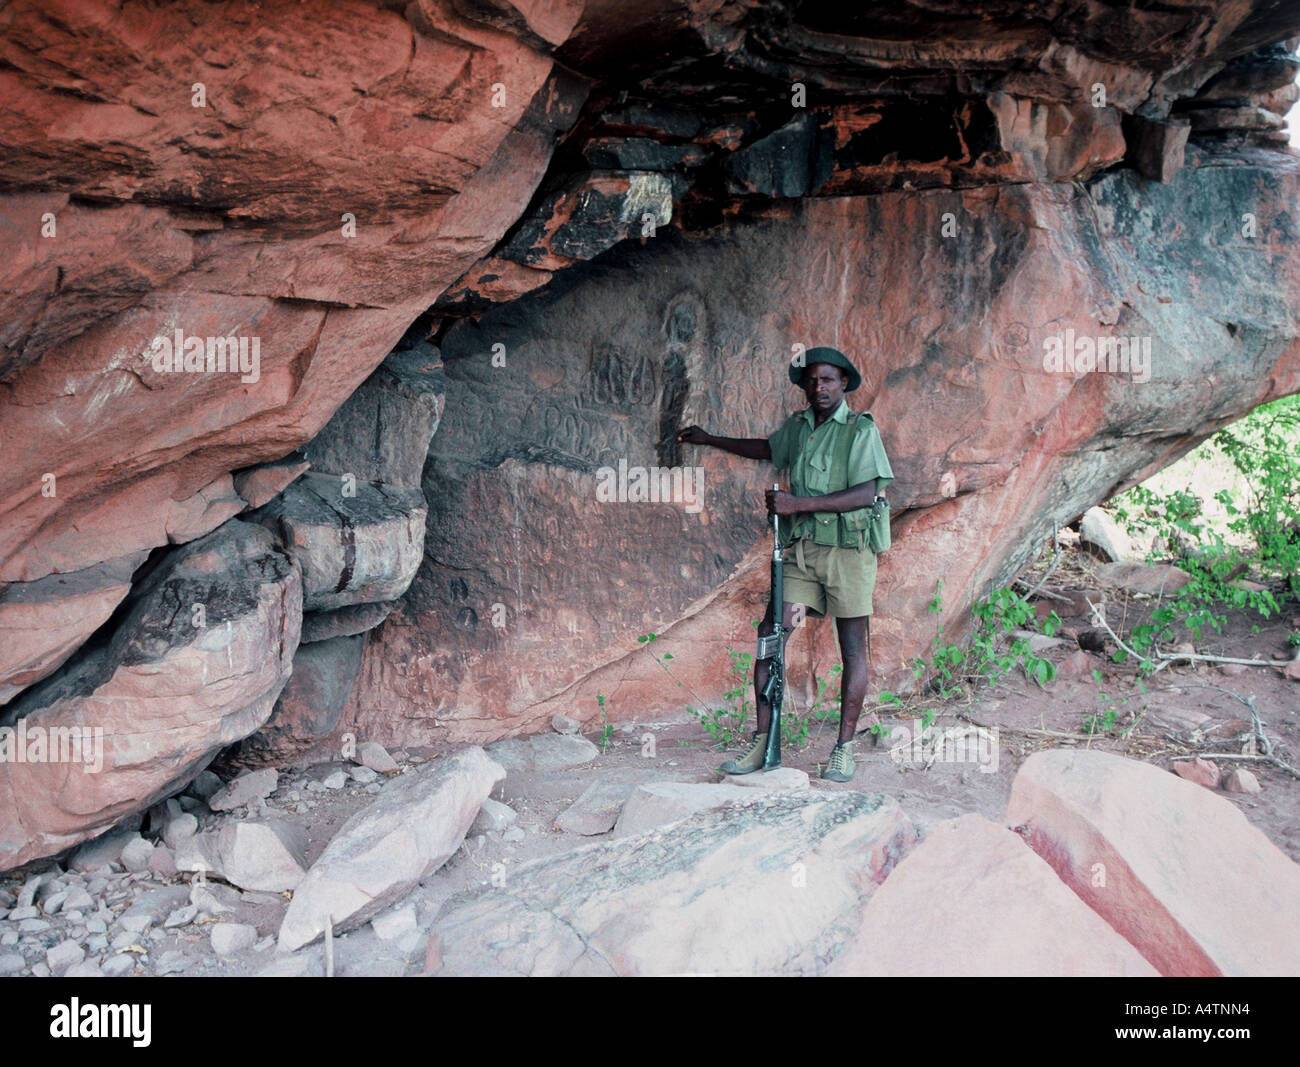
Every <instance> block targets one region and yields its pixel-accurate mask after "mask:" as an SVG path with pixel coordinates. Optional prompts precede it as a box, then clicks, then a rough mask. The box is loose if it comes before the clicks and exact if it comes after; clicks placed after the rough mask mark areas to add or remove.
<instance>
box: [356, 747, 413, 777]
mask: <svg viewBox="0 0 1300 1067" xmlns="http://www.w3.org/2000/svg"><path fill="white" fill-rule="evenodd" d="M353 758H354V759H355V760H356V762H357V763H359V764H361V766H363V767H369V768H370V769H371V770H372V771H375V772H376V773H378V774H396V773H397V772H398V771H400V770H401V768H400V767H399V766H398V765H397V761H396V760H395V759H393V757H392V756H390V755H389V754H388V749H386V748H384V746H383V745H381V744H380V743H379V742H378V741H362V742H361V743H360V744H359V745H357V751H356V755H355V756H354V757H353Z"/></svg>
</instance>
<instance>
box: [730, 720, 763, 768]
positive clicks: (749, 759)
mask: <svg viewBox="0 0 1300 1067" xmlns="http://www.w3.org/2000/svg"><path fill="white" fill-rule="evenodd" d="M766 750H767V733H766V732H764V733H759V732H758V731H757V730H755V731H754V743H753V745H751V746H750V749H749V751H748V752H746V753H745V754H744V755H743V756H741V757H740V759H729V760H727V762H726V763H724V764H723V765H722V766H721V767H719V768H718V770H720V771H721V772H722V773H723V774H752V773H753V772H754V771H757V770H762V768H763V754H764V752H766Z"/></svg>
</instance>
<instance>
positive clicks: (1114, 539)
mask: <svg viewBox="0 0 1300 1067" xmlns="http://www.w3.org/2000/svg"><path fill="white" fill-rule="evenodd" d="M1079 540H1080V541H1082V542H1083V543H1084V544H1085V545H1089V546H1091V547H1092V548H1093V549H1095V550H1096V551H1097V552H1098V553H1099V554H1100V555H1101V556H1102V557H1103V558H1104V559H1106V560H1107V561H1108V562H1111V563H1115V562H1118V561H1122V560H1132V559H1135V558H1136V557H1137V553H1136V552H1134V550H1133V542H1132V541H1131V540H1130V539H1129V536H1128V533H1127V532H1126V531H1125V530H1124V528H1123V527H1122V526H1120V524H1119V523H1117V522H1116V521H1115V520H1114V519H1113V518H1111V516H1110V513H1109V512H1108V511H1105V510H1104V509H1102V508H1089V509H1088V510H1087V511H1085V512H1084V513H1083V518H1082V519H1081V520H1080V521H1079Z"/></svg>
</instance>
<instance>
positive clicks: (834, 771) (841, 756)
mask: <svg viewBox="0 0 1300 1067" xmlns="http://www.w3.org/2000/svg"><path fill="white" fill-rule="evenodd" d="M853 771H854V763H853V742H852V741H845V742H844V743H842V744H838V745H836V746H835V747H834V748H832V749H831V758H830V759H829V760H827V762H826V769H825V770H824V771H822V777H823V778H825V779H826V780H827V781H828V782H847V781H849V779H851V778H852V777H853Z"/></svg>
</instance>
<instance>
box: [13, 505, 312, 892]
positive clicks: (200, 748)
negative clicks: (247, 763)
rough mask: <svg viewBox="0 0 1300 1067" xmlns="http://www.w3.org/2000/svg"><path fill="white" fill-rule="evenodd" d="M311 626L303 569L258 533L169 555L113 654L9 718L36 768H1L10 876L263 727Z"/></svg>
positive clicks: (100, 652)
mask: <svg viewBox="0 0 1300 1067" xmlns="http://www.w3.org/2000/svg"><path fill="white" fill-rule="evenodd" d="M198 608H202V615H201V617H200V614H199V613H198V611H197V610H196V609H198ZM301 616H302V580H301V577H300V576H299V573H298V570H297V567H296V566H294V564H293V562H292V561H291V560H290V559H289V558H288V557H287V556H285V555H284V554H283V553H282V552H281V551H279V549H278V548H277V547H276V546H275V544H274V542H273V540H272V538H271V535H270V534H269V533H268V532H267V531H266V530H264V529H263V528H262V527H260V526H253V525H250V524H248V523H243V522H234V523H229V524H227V525H226V526H224V527H223V528H222V529H221V530H219V531H217V532H215V533H213V534H210V535H208V536H207V537H205V538H202V539H201V540H199V541H196V542H194V543H192V544H190V545H187V546H185V548H183V549H181V550H180V551H179V552H177V553H175V554H172V555H169V556H168V557H167V558H166V560H165V562H164V563H163V564H162V565H161V566H160V567H159V568H158V569H157V570H155V571H154V572H153V573H152V574H150V575H149V576H148V577H147V578H145V579H143V580H142V582H141V583H140V586H139V588H138V589H137V590H136V592H134V593H133V594H132V602H131V605H130V607H129V609H128V610H127V612H126V614H125V616H124V617H123V619H122V622H121V625H120V626H118V627H117V628H116V630H115V631H114V633H113V635H112V637H111V639H110V640H109V641H108V642H107V643H106V644H104V645H101V646H99V647H96V648H93V649H89V650H82V651H81V652H79V653H78V654H77V655H76V656H74V658H73V659H72V660H70V661H69V662H68V663H67V664H65V665H64V667H63V668H62V669H61V670H60V671H58V672H57V673H56V674H54V675H52V676H50V677H49V678H47V679H46V680H45V681H44V682H41V683H39V684H37V685H35V686H33V687H32V688H31V689H28V690H27V691H26V692H24V693H23V694H22V695H21V696H19V697H18V699H16V700H14V701H12V702H11V703H10V704H9V705H8V707H6V708H5V710H4V715H3V717H2V718H0V726H3V727H6V728H8V730H10V731H12V732H11V733H9V734H8V736H9V739H10V741H11V742H12V744H13V746H14V747H15V750H16V749H17V748H20V747H23V746H25V748H26V758H27V760H28V762H15V758H14V756H13V754H12V753H10V754H9V756H8V758H6V760H5V761H3V762H0V868H7V867H11V866H15V865H17V864H20V863H24V862H26V861H27V860H29V859H32V858H34V857H37V856H49V855H53V854H54V853H57V852H59V851H62V850H63V849H65V848H68V847H69V846H71V845H75V844H77V843H78V842H80V841H85V840H87V839H89V838H91V837H95V836H96V835H98V834H100V833H102V832H103V831H105V830H107V829H108V828H109V827H111V826H112V825H113V824H114V823H116V822H117V821H118V820H119V819H121V818H122V817H123V816H125V815H127V814H128V813H130V812H132V811H136V810H142V809H144V808H147V807H149V806H150V805H151V804H153V803H154V802H156V801H158V800H160V799H162V798H164V797H167V796H170V795H171V794H172V793H175V792H176V791H177V790H179V789H180V788H182V787H183V786H184V785H185V784H186V783H187V782H189V781H190V779H192V778H193V777H194V776H195V775H196V774H197V773H198V772H199V771H201V770H202V769H203V768H204V767H205V766H206V765H207V764H208V763H209V762H210V761H211V760H212V758H213V757H214V756H215V755H216V754H217V753H218V752H219V751H220V750H221V749H222V748H223V747H225V746H226V745H229V744H231V743H232V742H235V741H238V740H239V739H240V738H242V737H245V736H246V735H248V734H250V733H252V732H253V731H254V730H256V729H257V728H258V727H259V726H261V725H262V723H264V722H265V721H266V720H267V718H268V717H269V716H270V714H271V709H272V707H273V706H274V704H275V699H276V697H277V696H278V695H279V693H280V690H281V688H282V687H283V686H284V683H285V681H286V680H287V679H288V677H289V672H290V669H291V663H292V659H293V653H294V650H295V649H296V648H297V647H298V626H299V621H300V619H301ZM37 738H40V739H41V741H42V744H41V748H42V750H43V755H41V756H40V757H38V756H37V755H36V754H35V745H36V743H37ZM45 742H48V748H47V746H46V744H45ZM56 750H57V755H56ZM38 758H39V759H42V760H45V762H33V761H34V760H37V759H38Z"/></svg>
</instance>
